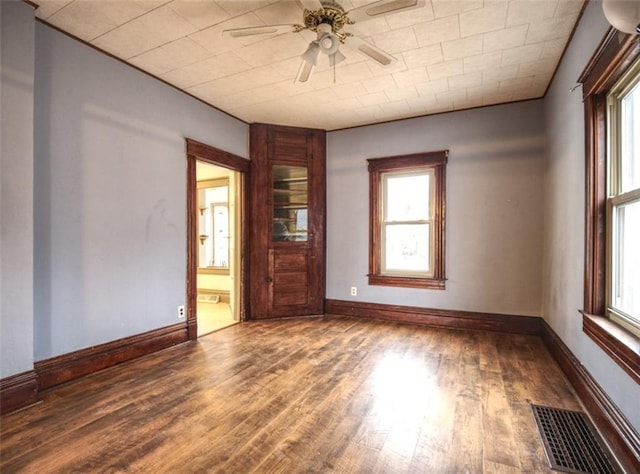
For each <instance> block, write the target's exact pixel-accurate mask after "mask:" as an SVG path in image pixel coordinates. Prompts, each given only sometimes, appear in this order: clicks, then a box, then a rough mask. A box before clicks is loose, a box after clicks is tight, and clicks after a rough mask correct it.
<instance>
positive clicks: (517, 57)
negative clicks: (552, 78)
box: [502, 43, 543, 66]
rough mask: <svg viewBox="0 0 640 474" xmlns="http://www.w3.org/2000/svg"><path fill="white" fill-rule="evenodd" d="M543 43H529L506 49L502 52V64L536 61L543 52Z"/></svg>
mask: <svg viewBox="0 0 640 474" xmlns="http://www.w3.org/2000/svg"><path fill="white" fill-rule="evenodd" d="M542 48H543V44H542V43H534V44H527V45H524V46H518V47H516V48H510V49H505V50H504V51H503V52H502V65H503V66H509V65H511V64H520V63H527V62H531V61H535V60H537V59H539V58H540V55H541V54H542Z"/></svg>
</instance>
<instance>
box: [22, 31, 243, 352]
mask: <svg viewBox="0 0 640 474" xmlns="http://www.w3.org/2000/svg"><path fill="white" fill-rule="evenodd" d="M35 101H36V104H37V107H36V114H35V192H34V195H35V215H34V219H35V262H34V264H35V307H34V312H35V360H36V361H38V360H42V359H46V358H49V357H52V356H56V355H59V354H64V353H67V352H70V351H74V350H77V349H80V348H84V347H89V346H92V345H95V344H100V343H104V342H108V341H112V340H115V339H118V338H122V337H126V336H130V335H134V334H138V333H142V332H145V331H149V330H152V329H155V328H159V327H163V326H167V325H171V324H174V323H178V322H179V320H178V318H177V306H178V305H181V304H184V303H185V293H186V271H185V267H186V235H185V232H186V166H185V165H186V157H185V142H184V138H185V137H190V138H194V139H197V140H200V141H202V142H204V143H207V144H210V145H213V146H216V147H218V148H221V149H223V150H226V151H229V152H232V153H235V154H238V155H240V156H243V157H247V156H248V149H247V147H248V140H247V135H248V127H247V125H246V124H244V123H242V122H239V121H237V120H235V119H233V118H231V117H229V116H227V115H225V114H223V113H221V112H218V111H216V110H214V109H212V108H211V107H208V106H206V105H204V104H203V103H201V102H199V101H197V100H195V99H192V98H190V97H188V96H186V95H185V94H183V93H180V92H178V91H177V90H175V89H173V88H171V87H169V86H167V85H166V84H163V83H161V82H159V81H157V80H155V79H153V78H151V77H149V76H147V75H145V74H143V73H141V72H139V71H137V70H135V69H133V68H131V67H128V66H126V65H124V64H122V63H120V62H118V61H116V60H114V59H112V58H110V57H108V56H106V55H104V54H101V53H99V52H97V51H95V50H93V49H91V48H88V47H87V46H85V45H83V44H82V43H80V42H77V41H75V40H73V39H71V38H69V37H67V36H65V35H63V34H61V33H59V32H58V31H56V30H54V29H52V28H49V27H47V26H46V25H43V24H40V23H38V24H36V84H35Z"/></svg>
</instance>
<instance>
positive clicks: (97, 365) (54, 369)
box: [34, 323, 188, 390]
mask: <svg viewBox="0 0 640 474" xmlns="http://www.w3.org/2000/svg"><path fill="white" fill-rule="evenodd" d="M187 340H188V338H187V325H186V323H179V324H174V325H172V326H167V327H164V328H159V329H154V330H153V331H148V332H145V333H142V334H136V335H135V336H130V337H125V338H122V339H117V340H115V341H111V342H107V343H105V344H100V345H98V346H94V347H88V348H86V349H80V350H78V351H74V352H70V353H68V354H63V355H60V356H57V357H52V358H51V359H46V360H42V361H39V362H36V363H35V364H34V368H35V372H36V374H37V375H38V388H39V390H46V389H48V388H51V387H55V386H56V385H60V384H63V383H65V382H69V381H71V380H74V379H77V378H79V377H82V376H84V375H88V374H92V373H94V372H97V371H99V370H102V369H106V368H108V367H112V366H114V365H117V364H120V363H122V362H126V361H129V360H132V359H136V358H138V357H141V356H144V355H147V354H151V353H152V352H156V351H159V350H161V349H166V348H167V347H171V346H174V345H176V344H180V343H182V342H185V341H187Z"/></svg>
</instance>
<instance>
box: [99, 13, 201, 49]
mask: <svg viewBox="0 0 640 474" xmlns="http://www.w3.org/2000/svg"><path fill="white" fill-rule="evenodd" d="M195 31H196V27H195V26H193V25H192V24H191V23H189V22H188V21H186V20H185V19H184V18H182V17H181V16H179V15H178V14H177V13H176V12H174V11H173V10H172V9H171V8H169V7H168V6H164V7H160V8H158V9H156V10H153V11H151V12H149V13H148V14H146V15H143V16H140V17H138V18H136V19H135V20H132V21H130V22H128V23H125V24H123V25H122V26H119V27H118V28H116V29H114V30H111V31H110V32H108V33H106V34H104V35H102V36H100V37H98V38H96V39H95V40H93V41H92V44H93V45H94V46H97V47H98V48H101V49H104V50H106V51H108V52H110V53H112V54H114V55H115V56H118V57H120V58H123V59H129V58H131V57H133V56H136V55H138V54H140V53H143V52H145V51H148V50H150V49H153V48H155V47H157V46H161V45H163V44H165V43H169V42H171V41H174V40H176V39H179V38H181V37H183V36H186V35H188V34H190V33H193V32H195Z"/></svg>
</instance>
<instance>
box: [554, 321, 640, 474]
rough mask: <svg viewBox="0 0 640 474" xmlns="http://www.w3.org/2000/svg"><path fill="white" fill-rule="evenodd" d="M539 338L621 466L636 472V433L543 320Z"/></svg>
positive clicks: (639, 464) (639, 440) (639, 445)
mask: <svg viewBox="0 0 640 474" xmlns="http://www.w3.org/2000/svg"><path fill="white" fill-rule="evenodd" d="M542 339H543V340H544V342H545V345H546V346H547V348H548V349H549V352H551V354H552V355H553V357H554V359H555V360H556V361H557V362H558V365H560V367H561V368H562V370H563V372H564V373H565V375H566V376H567V378H568V379H569V382H571V385H572V386H573V388H574V389H575V391H576V393H577V394H578V396H579V397H580V400H581V401H582V403H583V404H584V406H585V408H586V409H587V412H588V413H589V415H590V416H591V419H592V420H593V422H594V424H595V425H596V426H597V428H598V430H599V431H600V433H601V434H602V436H603V438H604V439H605V440H606V442H607V443H609V446H610V447H611V449H612V451H613V452H614V453H615V455H616V457H617V458H618V461H619V462H620V463H621V464H622V466H623V468H624V469H625V470H626V471H627V472H640V435H639V434H638V432H637V431H636V430H635V429H634V428H633V426H631V424H630V423H629V421H628V420H627V419H626V418H625V416H624V415H623V414H622V413H621V412H620V410H619V409H618V407H617V406H616V405H615V404H614V403H613V402H612V401H611V399H610V398H609V397H608V396H607V394H606V393H605V392H604V390H602V387H600V385H598V383H597V382H596V381H595V380H594V379H593V377H591V375H590V374H589V372H587V371H586V370H585V368H584V366H583V365H582V364H581V363H580V361H579V360H578V359H577V358H576V356H575V355H573V353H572V352H571V350H570V349H569V348H568V347H567V346H566V345H565V344H564V342H562V340H561V339H560V338H559V337H558V335H557V334H556V333H555V332H554V330H553V329H552V328H551V326H549V325H548V324H547V323H546V322H543V323H542Z"/></svg>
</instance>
